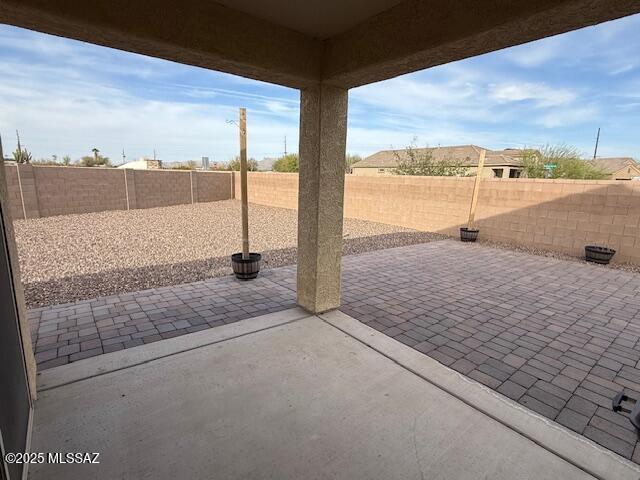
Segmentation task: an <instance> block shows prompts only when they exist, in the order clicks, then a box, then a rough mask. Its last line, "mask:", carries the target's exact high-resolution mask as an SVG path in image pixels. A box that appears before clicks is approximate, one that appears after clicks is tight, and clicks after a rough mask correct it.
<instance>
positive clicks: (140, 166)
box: [118, 158, 162, 170]
mask: <svg viewBox="0 0 640 480" xmlns="http://www.w3.org/2000/svg"><path fill="white" fill-rule="evenodd" d="M118 168H129V169H132V170H160V169H161V168H162V160H153V159H148V158H139V159H138V160H134V161H131V162H127V163H124V164H122V165H119V166H118Z"/></svg>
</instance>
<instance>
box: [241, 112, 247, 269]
mask: <svg viewBox="0 0 640 480" xmlns="http://www.w3.org/2000/svg"><path fill="white" fill-rule="evenodd" d="M240 192H241V197H242V198H241V200H242V259H243V260H248V259H249V198H248V195H247V109H246V108H241V109H240Z"/></svg>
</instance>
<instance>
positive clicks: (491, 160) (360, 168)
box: [352, 145, 523, 178]
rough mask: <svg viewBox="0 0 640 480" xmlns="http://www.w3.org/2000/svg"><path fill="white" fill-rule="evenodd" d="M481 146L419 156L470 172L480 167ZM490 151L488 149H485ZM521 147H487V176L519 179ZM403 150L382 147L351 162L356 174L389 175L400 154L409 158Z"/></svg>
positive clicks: (444, 149) (421, 151)
mask: <svg viewBox="0 0 640 480" xmlns="http://www.w3.org/2000/svg"><path fill="white" fill-rule="evenodd" d="M481 150H482V147H478V146H477V145H459V146H450V147H435V148H416V149H414V151H415V152H416V154H417V155H421V154H424V153H425V152H426V151H429V152H431V155H432V157H433V161H434V162H442V163H446V162H447V161H453V162H455V163H456V164H460V165H461V166H464V167H467V168H468V169H469V173H470V174H475V173H476V171H477V170H478V160H479V158H480V151H481ZM485 150H487V149H485ZM522 153H523V151H522V150H516V149H506V150H498V151H496V150H487V153H486V157H485V162H484V169H483V172H482V175H483V177H485V178H519V177H520V174H521V172H522V166H521V163H522V162H521V158H522ZM406 156H407V153H406V151H405V150H404V149H403V150H382V151H380V152H377V153H374V154H373V155H371V156H369V157H367V158H365V159H363V160H361V161H359V162H357V163H354V164H353V165H352V171H353V174H354V175H368V176H375V175H390V174H393V170H394V169H395V168H397V167H398V157H399V158H400V159H404V158H406Z"/></svg>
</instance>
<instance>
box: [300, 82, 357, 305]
mask: <svg viewBox="0 0 640 480" xmlns="http://www.w3.org/2000/svg"><path fill="white" fill-rule="evenodd" d="M347 103H348V100H347V90H346V89H342V88H337V87H332V86H328V85H318V86H315V87H313V88H308V89H304V90H302V92H301V95H300V146H299V154H300V174H299V177H298V182H299V185H298V186H299V194H298V288H297V295H298V305H300V306H301V307H303V308H304V309H306V310H308V311H310V312H314V313H317V312H324V311H327V310H331V309H333V308H338V307H339V306H340V261H341V258H342V208H343V203H344V174H345V171H344V165H345V153H346V152H345V150H346V141H347Z"/></svg>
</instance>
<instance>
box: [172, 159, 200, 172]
mask: <svg viewBox="0 0 640 480" xmlns="http://www.w3.org/2000/svg"><path fill="white" fill-rule="evenodd" d="M197 169H198V162H196V161H195V160H189V161H187V162H184V163H181V164H179V165H173V166H172V167H171V170H197Z"/></svg>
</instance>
